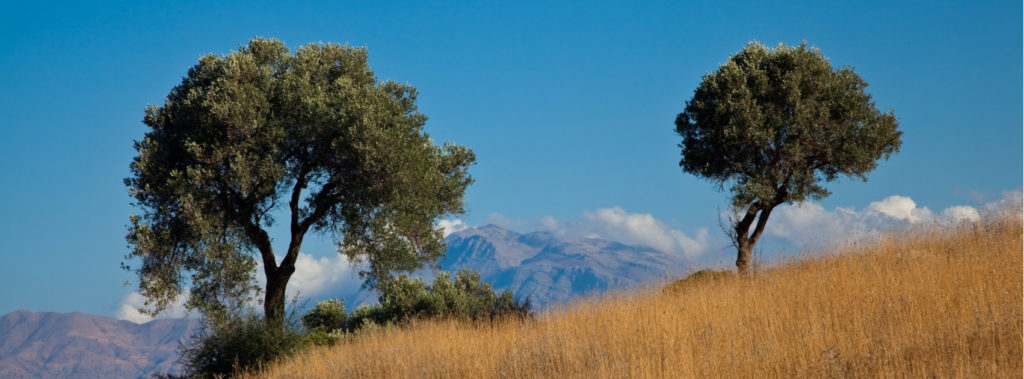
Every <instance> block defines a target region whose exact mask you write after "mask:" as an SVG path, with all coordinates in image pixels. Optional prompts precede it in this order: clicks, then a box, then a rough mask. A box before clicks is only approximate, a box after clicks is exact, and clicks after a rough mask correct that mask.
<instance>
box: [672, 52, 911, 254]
mask: <svg viewBox="0 0 1024 379" xmlns="http://www.w3.org/2000/svg"><path fill="white" fill-rule="evenodd" d="M865 87H867V83H866V82H865V81H864V80H863V79H861V77H860V76H859V75H857V74H856V73H855V72H854V70H853V68H849V67H842V68H834V67H833V66H832V64H831V63H830V62H829V60H828V59H826V58H825V57H824V56H823V55H822V54H821V51H820V50H818V49H815V48H809V47H807V44H806V42H805V43H804V44H802V45H800V46H796V47H792V46H785V45H781V44H780V45H779V46H778V47H776V48H774V49H772V48H767V47H765V46H764V45H761V44H760V43H757V42H751V43H750V44H748V45H747V46H746V47H745V48H744V49H743V50H741V51H740V52H739V53H737V54H735V55H733V56H731V57H730V58H729V60H728V61H727V62H726V63H725V64H723V65H721V66H720V67H719V68H718V69H717V70H716V71H715V72H713V73H709V74H707V75H705V76H704V78H703V80H702V81H701V83H700V85H699V86H698V87H697V89H696V90H695V91H694V94H693V98H691V99H690V100H689V101H687V102H686V108H685V110H684V111H683V112H682V113H680V114H679V115H678V116H677V117H676V121H675V124H676V132H677V133H678V134H679V135H680V136H681V137H682V143H680V144H679V147H680V148H681V149H682V160H680V162H679V166H680V167H682V170H683V171H684V172H686V173H690V174H693V175H697V176H700V177H703V178H706V179H707V180H709V181H711V182H713V183H715V184H716V185H717V186H718V188H719V189H725V188H728V189H729V191H730V192H731V193H732V207H733V210H734V211H735V214H736V215H737V216H736V218H735V219H734V220H732V221H733V225H732V230H730V232H731V233H732V234H733V235H732V236H731V237H732V238H733V242H734V243H735V245H736V248H737V255H738V256H737V258H736V268H737V269H738V271H739V272H741V273H744V274H745V273H748V272H749V265H750V260H751V252H752V251H753V249H754V244H756V243H757V240H758V239H759V238H760V237H761V233H762V232H764V228H765V223H767V221H768V217H769V215H771V212H772V210H773V209H775V207H777V206H779V205H781V204H784V203H792V202H801V201H804V200H806V199H822V198H824V197H826V196H828V195H829V191H828V190H827V189H825V187H824V184H825V183H826V182H831V181H834V180H836V179H837V178H838V177H840V176H846V177H852V178H857V179H860V180H867V177H866V174H867V173H868V172H869V171H871V170H873V169H874V168H875V167H876V165H877V163H876V162H877V161H878V160H879V159H880V158H885V159H888V158H889V157H890V156H891V155H892V154H894V153H896V152H897V151H899V148H900V135H901V132H900V131H899V130H897V126H898V125H897V121H896V117H895V115H894V114H893V111H892V110H890V111H889V112H888V113H883V112H880V111H879V110H878V109H876V106H875V102H874V100H872V98H871V95H869V94H868V93H867V92H865ZM755 222H756V224H755ZM751 227H753V230H751Z"/></svg>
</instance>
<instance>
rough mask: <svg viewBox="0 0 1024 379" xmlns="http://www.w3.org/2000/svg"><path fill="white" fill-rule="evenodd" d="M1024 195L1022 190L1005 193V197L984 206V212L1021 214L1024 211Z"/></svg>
mask: <svg viewBox="0 0 1024 379" xmlns="http://www.w3.org/2000/svg"><path fill="white" fill-rule="evenodd" d="M1022 195H1024V194H1022V193H1021V190H1020V189H1017V190H1015V191H1005V192H1003V196H1002V197H1001V198H999V199H998V200H996V201H993V202H990V203H987V204H985V205H984V206H982V210H983V211H984V213H986V214H1003V213H1008V212H1017V213H1018V214H1020V213H1021V212H1022V211H1024V209H1022V206H1024V196H1022Z"/></svg>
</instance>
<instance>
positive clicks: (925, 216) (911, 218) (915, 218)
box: [868, 195, 932, 224]
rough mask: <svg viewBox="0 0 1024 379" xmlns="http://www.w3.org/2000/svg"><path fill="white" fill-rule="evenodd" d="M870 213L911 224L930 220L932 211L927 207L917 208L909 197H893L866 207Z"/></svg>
mask: <svg viewBox="0 0 1024 379" xmlns="http://www.w3.org/2000/svg"><path fill="white" fill-rule="evenodd" d="M868 210H869V211H870V212H878V213H881V214H883V215H885V216H887V217H889V218H893V219H896V220H902V221H907V222H909V223H911V224H914V223H918V222H921V221H924V220H930V219H931V218H932V211H931V210H929V209H928V208H927V207H922V208H918V207H917V203H915V202H914V200H912V199H911V198H909V197H906V196H899V195H893V196H889V197H887V198H885V199H884V200H882V201H875V202H872V203H871V204H869V205H868Z"/></svg>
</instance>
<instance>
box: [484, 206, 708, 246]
mask: <svg viewBox="0 0 1024 379" xmlns="http://www.w3.org/2000/svg"><path fill="white" fill-rule="evenodd" d="M499 216H500V215H499ZM492 218H496V217H494V215H492ZM502 218H504V217H502ZM513 223H514V224H516V225H519V224H523V223H515V222H513ZM530 224H531V225H533V226H537V227H540V228H542V229H544V230H547V231H550V232H552V233H554V234H555V235H558V236H561V237H577V238H600V239H607V240H611V241H618V242H622V243H626V244H632V245H645V246H650V247H652V248H655V249H658V250H661V251H664V252H668V253H676V254H683V255H685V256H687V257H688V258H695V257H697V256H698V255H700V254H701V253H703V252H704V251H705V250H706V249H707V245H708V231H707V229H700V230H698V231H697V234H696V235H695V236H693V237H691V236H690V235H688V234H686V233H684V232H682V231H679V230H675V229H672V228H670V227H669V226H668V225H666V224H665V223H663V222H661V221H659V220H657V219H655V218H654V216H652V215H651V214H649V213H630V212H628V211H626V210H624V209H622V208H621V207H611V208H601V209H597V210H594V211H584V212H583V218H582V219H568V220H557V219H555V218H554V217H551V216H544V217H542V218H541V219H540V220H538V221H537V222H535V223H530Z"/></svg>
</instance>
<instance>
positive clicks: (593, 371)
mask: <svg viewBox="0 0 1024 379" xmlns="http://www.w3.org/2000/svg"><path fill="white" fill-rule="evenodd" d="M1021 235H1022V227H1021V220H1020V218H1019V216H1010V217H1004V218H990V219H988V220H985V221H982V222H979V223H977V224H973V225H962V226H959V227H950V226H939V225H932V226H924V227H916V228H914V229H911V230H907V231H901V232H898V233H893V234H890V235H887V236H884V237H882V238H880V239H878V240H877V241H871V242H860V243H858V244H856V245H850V246H848V247H843V248H837V249H835V250H834V251H826V252H820V253H818V254H815V255H814V256H808V257H804V258H801V259H799V260H794V261H792V262H789V263H778V264H775V265H774V266H775V267H774V268H772V269H768V270H765V271H763V272H759V273H757V274H755V275H753V276H752V277H750V278H736V277H727V278H724V279H713V280H707V281H701V282H696V283H689V284H687V285H685V286H681V287H680V288H679V289H678V290H676V291H672V292H666V291H662V290H660V289H648V290H637V291H629V292H618V293H613V294H609V295H605V296H603V297H596V298H588V299H584V300H582V301H579V302H577V303H574V304H572V305H570V306H566V307H563V308H560V309H556V310H553V311H550V312H547V313H545V314H542V315H539V316H538V318H537V319H536V320H534V321H509V322H504V323H500V324H495V325H490V324H480V325H473V324H469V323H462V322H420V323H416V324H413V325H410V326H408V327H404V328H380V329H377V330H373V331H370V332H365V333H361V334H360V335H358V336H356V337H354V338H352V339H351V340H349V341H346V342H342V343H339V344H337V345H335V346H331V347H325V348H318V349H313V350H310V351H307V352H305V353H303V354H301V355H299V356H296V357H293V358H291V359H289V360H286V361H282V362H278V363H277V364H274V365H271V366H269V367H266V368H264V370H263V371H261V372H258V373H256V374H255V376H256V377H294V378H300V377H301V378H328V377H331V378H333V377H342V378H463V377H464V378H490V377H514V378H521V377H526V378H533V377H547V378H560V377H577V378H578V377H588V378H589V377H633V378H643V377H710V378H753V377H765V376H767V377H971V378H990V377H1020V376H1021V372H1022V371H1021V370H1022V334H1021V333H1022V332H1021V326H1022V315H1021V313H1022V278H1024V277H1022V273H1021V268H1022V264H1024V263H1022V241H1021Z"/></svg>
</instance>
